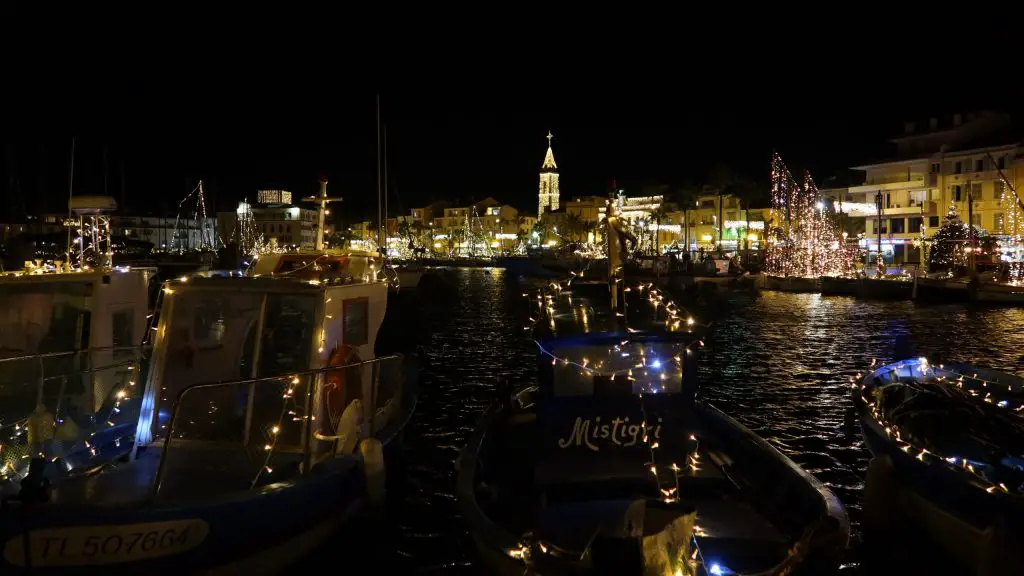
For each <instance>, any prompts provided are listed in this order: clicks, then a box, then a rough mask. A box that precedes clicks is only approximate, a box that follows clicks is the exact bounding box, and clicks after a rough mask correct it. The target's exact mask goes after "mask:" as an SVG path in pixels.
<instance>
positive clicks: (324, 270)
mask: <svg viewBox="0 0 1024 576" xmlns="http://www.w3.org/2000/svg"><path fill="white" fill-rule="evenodd" d="M382 269H383V268H382V265H381V261H380V256H379V255H378V254H375V253H373V252H365V251H359V250H345V251H342V250H335V249H325V250H320V251H307V250H303V251H297V252H282V253H277V252H272V253H268V254H260V255H258V256H257V257H256V258H255V259H254V260H253V263H252V265H251V266H250V267H249V270H248V272H247V275H249V276H274V277H288V278H295V279H299V280H320V281H323V282H331V283H342V284H348V283H352V282H370V281H375V280H376V279H377V278H378V274H379V272H380V271H381V270H382Z"/></svg>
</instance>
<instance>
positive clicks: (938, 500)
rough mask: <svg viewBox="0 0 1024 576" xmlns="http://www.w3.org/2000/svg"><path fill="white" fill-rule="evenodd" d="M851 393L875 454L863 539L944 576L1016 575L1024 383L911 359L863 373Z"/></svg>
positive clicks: (1022, 556)
mask: <svg viewBox="0 0 1024 576" xmlns="http://www.w3.org/2000/svg"><path fill="white" fill-rule="evenodd" d="M852 395H853V401H854V404H855V405H856V408H857V413H858V415H859V420H860V426H861V431H862V433H863V435H864V440H865V443H866V444H867V447H868V449H869V450H870V452H871V454H872V459H871V462H870V464H869V466H868V473H867V486H866V489H865V499H864V500H865V501H864V514H865V517H864V531H865V538H866V539H868V540H870V543H871V544H874V545H876V546H881V547H884V548H888V549H891V550H890V554H893V555H900V554H902V555H905V556H907V557H909V561H910V562H911V563H912V564H913V565H915V566H918V565H919V560H920V559H921V558H923V557H929V558H932V559H935V560H936V561H937V562H938V563H939V564H940V565H943V566H944V568H943V573H948V574H957V573H964V574H985V575H992V574H1019V573H1020V570H1021V566H1022V565H1024V550H1022V549H1021V547H1020V545H1019V544H1020V541H1021V538H1022V537H1024V498H1022V496H1024V493H1022V490H1024V474H1022V469H1024V466H1022V464H1024V426H1022V422H1021V419H1020V416H1019V414H1018V413H1019V412H1020V411H1021V407H1022V406H1024V379H1022V378H1020V377H1018V376H1014V375H1011V374H1006V373H1001V372H996V371H993V370H988V369H984V368H978V367H975V366H969V365H963V364H938V365H936V364H933V363H930V362H929V361H928V360H927V359H926V358H910V359H904V360H900V361H897V362H893V363H890V364H886V365H880V366H879V365H873V366H872V368H871V369H870V370H869V371H867V372H866V373H864V374H863V375H861V374H858V376H857V378H855V379H854V382H853V390H852ZM897 557H898V556H897Z"/></svg>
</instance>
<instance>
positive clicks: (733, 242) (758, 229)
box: [681, 186, 770, 251]
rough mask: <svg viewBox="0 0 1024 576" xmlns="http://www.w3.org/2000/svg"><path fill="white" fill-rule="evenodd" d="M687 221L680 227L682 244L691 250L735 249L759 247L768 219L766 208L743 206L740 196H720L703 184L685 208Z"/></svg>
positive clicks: (713, 189) (768, 210)
mask: <svg viewBox="0 0 1024 576" xmlns="http://www.w3.org/2000/svg"><path fill="white" fill-rule="evenodd" d="M686 212H687V214H686V215H687V217H688V218H689V223H688V226H687V227H686V229H684V230H682V231H681V233H682V236H683V241H682V244H684V245H687V246H689V249H690V251H695V250H700V249H701V248H703V249H705V250H718V249H721V250H723V251H735V250H741V249H744V248H746V247H748V244H749V248H750V249H751V250H759V249H760V248H761V240H762V239H763V238H764V229H765V222H766V221H767V220H768V219H769V218H770V215H769V212H770V209H768V208H749V209H748V208H744V207H743V203H742V202H741V201H740V199H739V198H737V197H735V196H733V195H731V194H722V195H719V194H718V192H717V190H716V189H715V188H713V187H710V186H705V187H704V189H703V192H702V193H701V194H700V195H698V196H697V198H696V199H695V200H694V205H693V206H692V207H690V208H689V209H688V210H687V211H686Z"/></svg>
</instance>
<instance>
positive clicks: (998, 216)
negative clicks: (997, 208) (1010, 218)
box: [992, 212, 1003, 234]
mask: <svg viewBox="0 0 1024 576" xmlns="http://www.w3.org/2000/svg"><path fill="white" fill-rule="evenodd" d="M992 231H993V232H995V233H997V234H1000V233H1002V231H1003V213H1002V212H996V213H995V214H993V215H992Z"/></svg>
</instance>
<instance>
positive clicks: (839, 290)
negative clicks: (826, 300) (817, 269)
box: [821, 276, 860, 296]
mask: <svg viewBox="0 0 1024 576" xmlns="http://www.w3.org/2000/svg"><path fill="white" fill-rule="evenodd" d="M859 287H860V280H859V279H857V278H848V277H842V276H822V277H821V293H822V295H825V296H856V295H857V293H858V291H859Z"/></svg>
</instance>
